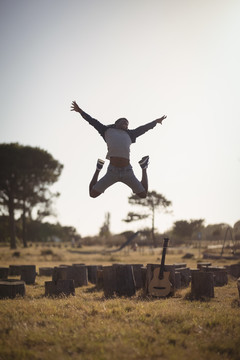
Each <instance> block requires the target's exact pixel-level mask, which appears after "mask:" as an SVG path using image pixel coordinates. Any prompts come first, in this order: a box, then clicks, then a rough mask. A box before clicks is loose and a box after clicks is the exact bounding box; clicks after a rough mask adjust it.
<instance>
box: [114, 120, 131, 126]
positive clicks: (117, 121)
mask: <svg viewBox="0 0 240 360" xmlns="http://www.w3.org/2000/svg"><path fill="white" fill-rule="evenodd" d="M122 120H127V119H126V118H119V119H117V120H116V121H115V125H117V123H119V122H120V121H122ZM127 121H128V120H127Z"/></svg>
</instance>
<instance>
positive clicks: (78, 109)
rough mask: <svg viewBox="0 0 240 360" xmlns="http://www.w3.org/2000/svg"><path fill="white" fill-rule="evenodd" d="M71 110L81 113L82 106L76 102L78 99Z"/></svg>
mask: <svg viewBox="0 0 240 360" xmlns="http://www.w3.org/2000/svg"><path fill="white" fill-rule="evenodd" d="M71 111H76V112H79V113H81V109H80V107H79V106H78V104H77V103H76V101H73V102H72V105H71Z"/></svg>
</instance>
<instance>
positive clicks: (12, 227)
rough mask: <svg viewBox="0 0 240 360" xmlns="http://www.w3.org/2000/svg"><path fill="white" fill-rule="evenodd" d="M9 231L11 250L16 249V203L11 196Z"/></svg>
mask: <svg viewBox="0 0 240 360" xmlns="http://www.w3.org/2000/svg"><path fill="white" fill-rule="evenodd" d="M8 211H9V229H10V248H11V249H16V248H17V246H16V234H15V220H14V202H13V197H12V196H9V206H8Z"/></svg>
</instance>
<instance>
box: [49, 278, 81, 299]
mask: <svg viewBox="0 0 240 360" xmlns="http://www.w3.org/2000/svg"><path fill="white" fill-rule="evenodd" d="M59 295H64V296H69V295H75V287H74V281H73V280H70V279H67V280H58V281H45V296H59Z"/></svg>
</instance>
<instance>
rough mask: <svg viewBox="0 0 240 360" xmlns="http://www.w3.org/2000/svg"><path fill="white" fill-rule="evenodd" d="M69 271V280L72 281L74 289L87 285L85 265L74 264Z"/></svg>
mask: <svg viewBox="0 0 240 360" xmlns="http://www.w3.org/2000/svg"><path fill="white" fill-rule="evenodd" d="M69 271H70V278H71V279H73V280H74V283H75V287H80V286H87V285H88V269H87V266H86V265H78V264H74V265H73V266H72V267H71V269H70V270H69Z"/></svg>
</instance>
